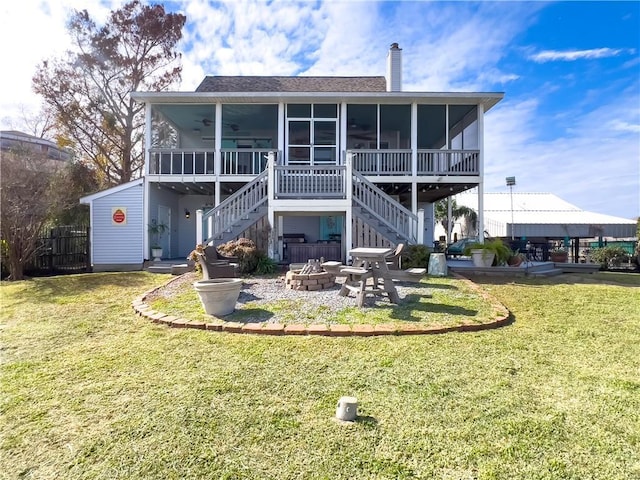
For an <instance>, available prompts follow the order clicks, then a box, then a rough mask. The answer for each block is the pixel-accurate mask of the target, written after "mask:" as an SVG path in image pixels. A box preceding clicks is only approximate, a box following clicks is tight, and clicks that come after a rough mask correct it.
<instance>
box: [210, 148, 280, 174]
mask: <svg viewBox="0 0 640 480" xmlns="http://www.w3.org/2000/svg"><path fill="white" fill-rule="evenodd" d="M271 152H273V153H274V156H275V155H276V152H275V150H270V149H268V148H264V149H262V148H259V149H247V148H223V149H222V150H221V153H222V168H221V170H220V174H222V175H258V174H259V173H261V172H263V171H264V169H265V168H266V167H267V160H268V158H269V157H268V155H269V153H271Z"/></svg>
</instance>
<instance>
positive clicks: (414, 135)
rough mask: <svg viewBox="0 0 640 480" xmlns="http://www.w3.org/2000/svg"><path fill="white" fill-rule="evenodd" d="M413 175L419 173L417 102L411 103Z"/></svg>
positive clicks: (413, 208) (413, 207) (413, 206)
mask: <svg viewBox="0 0 640 480" xmlns="http://www.w3.org/2000/svg"><path fill="white" fill-rule="evenodd" d="M411 175H413V176H414V177H416V176H417V175H418V104H417V103H415V102H413V103H412V104H411ZM412 203H413V202H412ZM415 205H416V204H415V203H413V205H412V207H411V208H412V210H411V211H412V212H413V213H416V210H415V208H416V207H415Z"/></svg>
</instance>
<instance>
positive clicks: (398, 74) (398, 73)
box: [387, 43, 402, 92]
mask: <svg viewBox="0 0 640 480" xmlns="http://www.w3.org/2000/svg"><path fill="white" fill-rule="evenodd" d="M401 91H402V49H401V48H400V47H399V46H398V44H397V43H392V44H391V47H390V48H389V53H388V54H387V92H401Z"/></svg>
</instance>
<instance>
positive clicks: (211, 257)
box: [197, 246, 238, 280]
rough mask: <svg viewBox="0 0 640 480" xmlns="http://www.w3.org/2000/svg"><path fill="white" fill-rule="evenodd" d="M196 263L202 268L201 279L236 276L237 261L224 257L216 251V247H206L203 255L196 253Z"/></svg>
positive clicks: (233, 258)
mask: <svg viewBox="0 0 640 480" xmlns="http://www.w3.org/2000/svg"><path fill="white" fill-rule="evenodd" d="M197 255H198V263H199V264H200V266H201V267H202V278H203V279H204V280H209V279H211V278H234V277H236V276H237V273H236V272H237V270H238V263H237V262H238V259H237V258H235V257H226V256H224V255H222V254H220V253H219V252H218V250H216V247H212V246H209V247H206V248H205V249H204V252H203V253H198V254H197Z"/></svg>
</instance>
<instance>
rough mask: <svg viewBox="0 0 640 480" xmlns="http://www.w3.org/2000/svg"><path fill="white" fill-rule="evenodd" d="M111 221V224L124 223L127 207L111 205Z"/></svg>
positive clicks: (125, 221) (125, 222)
mask: <svg viewBox="0 0 640 480" xmlns="http://www.w3.org/2000/svg"><path fill="white" fill-rule="evenodd" d="M111 223H112V224H113V225H126V224H127V209H126V207H113V208H112V209H111Z"/></svg>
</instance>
